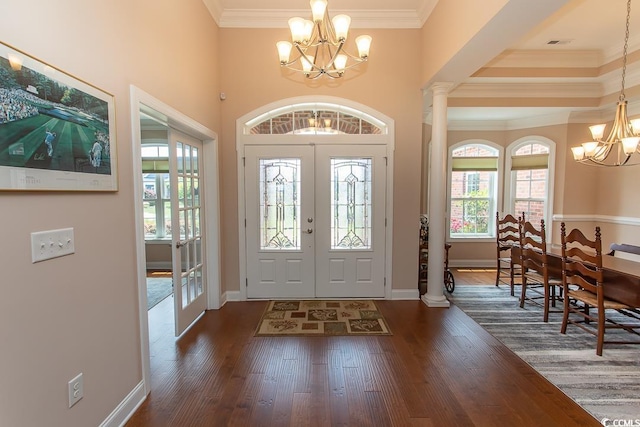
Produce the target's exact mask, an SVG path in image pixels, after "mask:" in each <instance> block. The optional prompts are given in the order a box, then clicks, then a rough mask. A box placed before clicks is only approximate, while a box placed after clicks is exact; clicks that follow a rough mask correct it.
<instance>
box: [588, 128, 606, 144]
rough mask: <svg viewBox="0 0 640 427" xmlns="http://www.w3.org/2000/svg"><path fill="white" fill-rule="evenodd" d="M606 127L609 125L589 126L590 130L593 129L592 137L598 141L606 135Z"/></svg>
mask: <svg viewBox="0 0 640 427" xmlns="http://www.w3.org/2000/svg"><path fill="white" fill-rule="evenodd" d="M606 127H607V125H593V126H589V130H590V131H591V137H592V138H593V140H594V141H598V140H600V139H602V137H603V136H604V128H606Z"/></svg>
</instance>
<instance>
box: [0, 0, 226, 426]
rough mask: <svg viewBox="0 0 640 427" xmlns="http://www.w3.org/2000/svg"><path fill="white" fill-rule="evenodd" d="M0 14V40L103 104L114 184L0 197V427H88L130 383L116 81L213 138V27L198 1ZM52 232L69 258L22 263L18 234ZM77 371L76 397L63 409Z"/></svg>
mask: <svg viewBox="0 0 640 427" xmlns="http://www.w3.org/2000/svg"><path fill="white" fill-rule="evenodd" d="M158 6H160V7H158ZM0 9H1V10H2V12H1V13H0V41H2V42H4V43H7V44H10V45H12V46H14V47H15V48H18V49H20V50H23V51H25V52H27V53H29V54H32V55H33V56H35V57H37V58H39V59H41V60H42V61H46V62H48V63H50V64H51V65H53V66H55V67H58V68H60V69H62V70H64V71H66V72H68V73H71V74H73V75H75V76H77V77H79V78H81V79H83V80H86V81H87V82H90V83H92V84H94V85H96V86H98V87H100V88H102V89H104V90H105V91H108V92H111V93H113V94H114V95H115V101H116V124H117V130H116V132H117V144H118V152H117V154H118V164H119V186H120V189H119V191H118V192H115V193H21V192H15V193H6V192H3V193H0V223H2V224H3V228H2V231H1V232H0V235H1V236H2V241H3V242H4V244H3V245H1V246H0V271H2V275H1V276H0V277H1V278H0V287H1V290H2V298H0V337H1V341H2V348H3V350H2V362H1V363H0V378H2V380H1V382H2V386H0V425H3V426H5V425H6V426H96V425H99V424H100V423H101V422H102V421H103V420H105V418H106V417H107V416H108V415H109V414H110V413H111V411H113V410H114V409H115V408H116V407H117V405H118V404H119V403H120V402H121V401H122V400H123V399H124V398H125V397H126V396H127V394H128V393H129V392H131V391H132V390H133V389H134V387H135V386H136V385H137V384H138V383H139V382H140V381H141V379H142V373H141V366H140V337H139V326H138V323H139V322H138V297H137V283H136V271H135V267H136V254H135V245H134V241H135V236H134V210H133V186H132V181H133V179H134V177H133V176H132V155H131V125H130V111H129V110H130V108H129V85H130V84H135V85H136V86H138V87H140V88H141V89H142V90H144V91H145V92H147V93H149V94H151V95H152V96H154V97H156V98H158V99H160V100H162V101H163V102H165V103H166V104H169V105H170V106H172V107H173V108H175V109H176V110H179V111H181V112H182V113H184V114H186V115H188V116H190V117H192V118H193V119H195V120H197V121H199V122H201V123H203V124H204V125H206V126H207V127H210V128H211V129H213V130H217V128H218V126H219V106H218V102H219V101H218V92H219V88H218V71H217V67H218V63H217V59H216V58H217V55H216V50H217V39H218V34H217V27H216V26H215V23H214V21H213V19H212V18H211V17H210V15H209V12H208V11H207V9H206V8H205V6H204V4H203V3H202V1H201V0H182V1H180V2H162V3H161V4H158V3H157V2H153V1H149V0H137V1H135V2H131V1H128V0H111V1H77V0H75V1H74V0H58V1H55V2H52V1H46V0H19V1H18V0H6V1H3V2H2V6H0ZM135 178H136V179H137V177H135ZM62 227H73V228H74V231H75V240H76V241H75V247H76V253H75V254H73V255H70V256H66V257H63V258H58V259H53V260H50V261H45V262H41V263H37V264H32V263H31V249H30V233H31V232H33V231H41V230H48V229H56V228H62ZM9 242H10V243H9ZM79 372H82V373H83V374H84V398H83V399H82V400H81V401H80V402H78V404H76V406H74V407H73V408H71V409H69V408H68V407H67V406H68V402H67V382H68V381H69V380H71V379H72V378H73V377H74V376H75V375H76V374H78V373H79Z"/></svg>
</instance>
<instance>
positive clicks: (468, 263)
mask: <svg viewBox="0 0 640 427" xmlns="http://www.w3.org/2000/svg"><path fill="white" fill-rule="evenodd" d="M449 267H450V268H465V267H468V268H496V260H495V259H452V260H449Z"/></svg>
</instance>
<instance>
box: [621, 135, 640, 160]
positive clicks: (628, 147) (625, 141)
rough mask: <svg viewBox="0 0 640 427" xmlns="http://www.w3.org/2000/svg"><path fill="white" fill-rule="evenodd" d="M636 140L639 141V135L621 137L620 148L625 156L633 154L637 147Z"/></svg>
mask: <svg viewBox="0 0 640 427" xmlns="http://www.w3.org/2000/svg"><path fill="white" fill-rule="evenodd" d="M638 142H640V136H632V137H629V138H622V149H623V150H624V154H626V155H627V156H629V155H631V154H633V153H634V152H635V151H636V149H637V148H638Z"/></svg>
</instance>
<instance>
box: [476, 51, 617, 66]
mask: <svg viewBox="0 0 640 427" xmlns="http://www.w3.org/2000/svg"><path fill="white" fill-rule="evenodd" d="M603 64H605V62H604V61H603V56H602V54H601V53H600V52H599V51H597V50H543V49H540V50H506V51H504V52H502V53H501V54H500V55H498V56H496V57H495V59H493V60H492V61H490V62H489V63H488V64H487V65H485V66H484V67H483V68H522V67H530V68H564V67H571V68H598V67H600V66H602V65H603Z"/></svg>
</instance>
